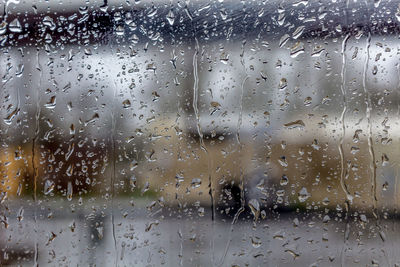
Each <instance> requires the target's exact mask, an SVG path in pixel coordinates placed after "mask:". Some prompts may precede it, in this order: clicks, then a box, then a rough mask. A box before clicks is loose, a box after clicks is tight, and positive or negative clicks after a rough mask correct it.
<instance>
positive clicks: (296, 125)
mask: <svg viewBox="0 0 400 267" xmlns="http://www.w3.org/2000/svg"><path fill="white" fill-rule="evenodd" d="M283 126H285V128H287V129H295V128H298V129H303V128H304V127H305V126H306V125H305V124H304V122H303V121H302V120H296V121H291V122H288V123H285V124H284V125H283Z"/></svg>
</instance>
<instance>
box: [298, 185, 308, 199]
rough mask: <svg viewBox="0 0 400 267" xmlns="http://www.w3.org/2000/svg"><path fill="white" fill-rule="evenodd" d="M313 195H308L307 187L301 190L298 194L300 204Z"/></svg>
mask: <svg viewBox="0 0 400 267" xmlns="http://www.w3.org/2000/svg"><path fill="white" fill-rule="evenodd" d="M310 196H311V195H310V194H309V193H308V191H307V189H306V188H305V187H303V188H301V189H300V191H299V193H298V198H299V201H300V202H304V201H306V200H307V199H308V198H309V197H310Z"/></svg>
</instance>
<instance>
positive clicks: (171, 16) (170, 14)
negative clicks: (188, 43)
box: [167, 10, 175, 26]
mask: <svg viewBox="0 0 400 267" xmlns="http://www.w3.org/2000/svg"><path fill="white" fill-rule="evenodd" d="M167 21H168V23H169V25H171V26H172V25H174V22H175V15H174V13H173V12H172V10H170V11H168V14H167Z"/></svg>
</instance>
